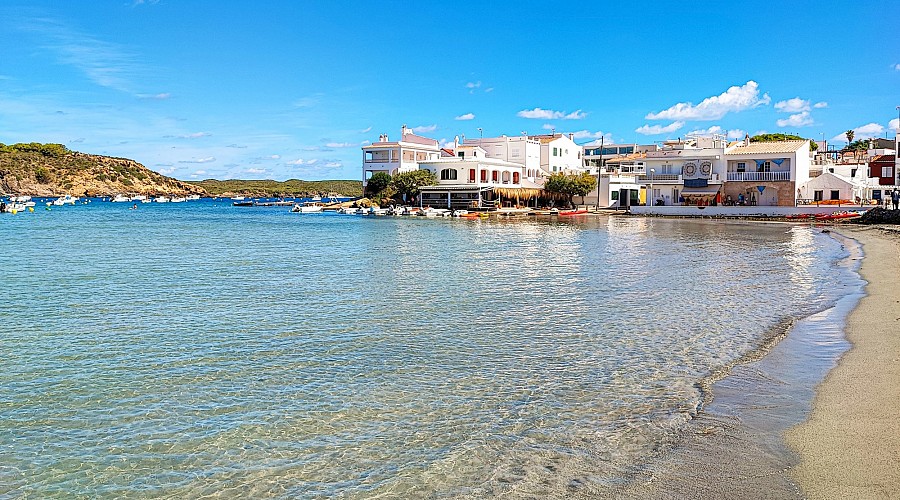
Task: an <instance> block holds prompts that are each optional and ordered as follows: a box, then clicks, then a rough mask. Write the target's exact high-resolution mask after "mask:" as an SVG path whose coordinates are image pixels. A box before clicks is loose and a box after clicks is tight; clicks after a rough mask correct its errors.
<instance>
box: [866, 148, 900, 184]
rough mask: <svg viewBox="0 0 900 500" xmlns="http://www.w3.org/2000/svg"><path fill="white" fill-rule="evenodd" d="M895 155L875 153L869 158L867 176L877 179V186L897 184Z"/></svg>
mask: <svg viewBox="0 0 900 500" xmlns="http://www.w3.org/2000/svg"><path fill="white" fill-rule="evenodd" d="M896 157H897V155H876V156H873V157H871V158H869V177H873V178H875V179H878V185H879V186H893V185H895V184H897V176H896V175H897V172H896V170H895V168H894V167H896V165H897V159H896Z"/></svg>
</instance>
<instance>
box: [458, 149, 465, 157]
mask: <svg viewBox="0 0 900 500" xmlns="http://www.w3.org/2000/svg"><path fill="white" fill-rule="evenodd" d="M456 156H459V157H460V158H465V157H466V152H465V151H460V152H459V153H458V154H457V155H456Z"/></svg>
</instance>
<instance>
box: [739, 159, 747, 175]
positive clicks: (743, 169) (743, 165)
mask: <svg viewBox="0 0 900 500" xmlns="http://www.w3.org/2000/svg"><path fill="white" fill-rule="evenodd" d="M737 171H738V172H740V173H744V172H746V171H747V164H746V163H744V162H742V161H741V162H738V164H737Z"/></svg>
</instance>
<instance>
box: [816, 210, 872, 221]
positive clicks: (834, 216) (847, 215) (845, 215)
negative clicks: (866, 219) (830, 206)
mask: <svg viewBox="0 0 900 500" xmlns="http://www.w3.org/2000/svg"><path fill="white" fill-rule="evenodd" d="M861 215H862V214H860V213H859V212H832V213H830V214H817V215H816V220H819V221H821V220H840V219H852V218H854V217H859V216H861Z"/></svg>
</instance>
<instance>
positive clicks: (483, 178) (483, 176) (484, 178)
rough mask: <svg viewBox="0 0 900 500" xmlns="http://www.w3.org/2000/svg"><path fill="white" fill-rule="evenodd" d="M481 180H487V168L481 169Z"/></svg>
mask: <svg viewBox="0 0 900 500" xmlns="http://www.w3.org/2000/svg"><path fill="white" fill-rule="evenodd" d="M481 182H487V170H482V171H481Z"/></svg>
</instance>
